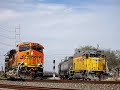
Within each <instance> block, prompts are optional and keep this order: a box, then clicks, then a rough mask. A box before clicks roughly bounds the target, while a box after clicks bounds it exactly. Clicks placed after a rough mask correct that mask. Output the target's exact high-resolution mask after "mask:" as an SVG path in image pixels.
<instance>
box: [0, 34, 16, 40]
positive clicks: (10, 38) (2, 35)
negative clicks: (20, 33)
mask: <svg viewBox="0 0 120 90" xmlns="http://www.w3.org/2000/svg"><path fill="white" fill-rule="evenodd" d="M0 36H1V37H4V38H7V39H15V38H9V37H6V36H3V35H0Z"/></svg>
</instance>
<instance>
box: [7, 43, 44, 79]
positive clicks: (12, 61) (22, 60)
mask: <svg viewBox="0 0 120 90" xmlns="http://www.w3.org/2000/svg"><path fill="white" fill-rule="evenodd" d="M43 49H44V47H43V46H42V45H41V44H39V43H33V42H21V43H19V44H18V45H17V50H15V49H13V50H10V51H9V52H8V53H7V54H6V57H5V72H6V77H7V78H27V77H30V76H31V77H32V79H33V78H35V77H40V78H42V77H43V64H44V53H43Z"/></svg>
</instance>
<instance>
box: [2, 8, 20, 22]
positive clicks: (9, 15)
mask: <svg viewBox="0 0 120 90" xmlns="http://www.w3.org/2000/svg"><path fill="white" fill-rule="evenodd" d="M19 16H20V13H18V12H15V11H14V10H0V20H1V21H5V20H10V19H16V18H17V17H19Z"/></svg>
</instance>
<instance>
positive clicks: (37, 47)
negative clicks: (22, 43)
mask: <svg viewBox="0 0 120 90" xmlns="http://www.w3.org/2000/svg"><path fill="white" fill-rule="evenodd" d="M32 49H33V50H36V51H38V52H41V53H43V49H42V48H41V47H39V46H32Z"/></svg>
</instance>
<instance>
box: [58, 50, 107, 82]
mask: <svg viewBox="0 0 120 90" xmlns="http://www.w3.org/2000/svg"><path fill="white" fill-rule="evenodd" d="M58 68H59V76H60V78H61V79H65V78H66V79H86V80H87V79H89V80H93V79H99V80H100V79H102V78H103V77H104V76H106V75H107V73H106V70H107V64H106V58H105V55H104V54H102V52H101V51H97V50H86V51H80V50H77V52H76V53H75V54H74V56H73V57H69V58H68V59H65V60H64V61H63V62H61V63H60V64H59V65H58Z"/></svg>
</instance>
